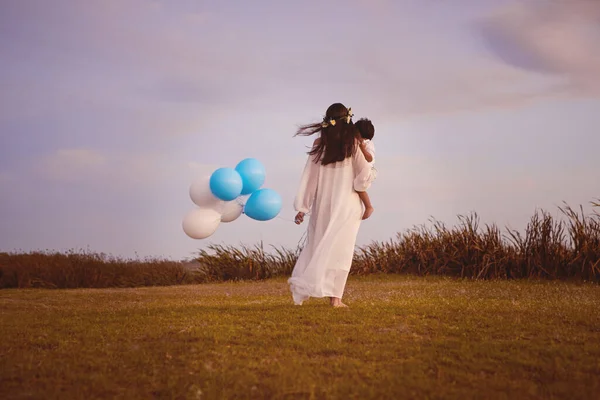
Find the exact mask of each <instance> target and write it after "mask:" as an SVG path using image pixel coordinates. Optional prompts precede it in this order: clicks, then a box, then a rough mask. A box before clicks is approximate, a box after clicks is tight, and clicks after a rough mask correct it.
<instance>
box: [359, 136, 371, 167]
mask: <svg viewBox="0 0 600 400" xmlns="http://www.w3.org/2000/svg"><path fill="white" fill-rule="evenodd" d="M360 151H362V153H363V155H364V156H365V160H367V162H371V161H373V155H372V154H371V153H369V150H367V145H366V144H365V142H364V141H362V142H360Z"/></svg>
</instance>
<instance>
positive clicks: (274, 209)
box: [244, 189, 282, 221]
mask: <svg viewBox="0 0 600 400" xmlns="http://www.w3.org/2000/svg"><path fill="white" fill-rule="evenodd" d="M281 204H282V201H281V196H280V195H279V193H277V192H276V191H274V190H272V189H259V190H257V191H255V192H254V193H252V194H251V195H250V197H249V198H248V201H247V202H246V206H245V207H244V213H245V214H246V215H247V216H248V217H250V218H252V219H255V220H257V221H268V220H270V219H273V218H275V217H276V216H277V215H278V214H279V212H280V211H281Z"/></svg>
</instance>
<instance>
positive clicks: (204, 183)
mask: <svg viewBox="0 0 600 400" xmlns="http://www.w3.org/2000/svg"><path fill="white" fill-rule="evenodd" d="M190 198H191V199H192V202H194V204H196V205H197V206H199V207H203V208H212V209H214V210H219V208H221V207H223V204H224V202H223V201H222V200H219V199H218V198H217V197H215V195H214V194H212V192H211V190H210V175H205V176H202V177H200V178H199V179H197V180H196V181H194V182H193V183H192V185H191V186H190Z"/></svg>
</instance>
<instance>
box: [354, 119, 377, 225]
mask: <svg viewBox="0 0 600 400" xmlns="http://www.w3.org/2000/svg"><path fill="white" fill-rule="evenodd" d="M354 126H356V129H358V132H359V133H360V137H361V138H362V139H363V140H362V142H361V144H360V150H361V151H362V153H363V155H364V156H365V159H366V160H367V162H368V163H369V164H371V167H372V168H373V171H372V174H373V178H372V179H375V176H376V171H377V170H376V169H375V167H373V163H374V162H375V145H374V144H373V137H374V136H375V127H374V126H373V123H372V122H371V120H369V119H366V118H361V119H359V120H358V121H356V123H355V124H354ZM358 197H360V200H361V201H362V202H363V204H364V206H365V212H364V214H363V218H362V219H367V218H369V217H370V216H371V214H373V211H375V209H374V208H373V205H372V204H371V199H370V198H369V195H368V194H367V192H366V191H365V192H359V193H358Z"/></svg>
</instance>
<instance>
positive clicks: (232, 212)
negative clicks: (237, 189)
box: [221, 200, 244, 222]
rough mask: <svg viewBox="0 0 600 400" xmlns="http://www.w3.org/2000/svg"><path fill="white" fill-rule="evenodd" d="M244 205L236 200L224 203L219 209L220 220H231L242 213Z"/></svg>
mask: <svg viewBox="0 0 600 400" xmlns="http://www.w3.org/2000/svg"><path fill="white" fill-rule="evenodd" d="M243 209H244V207H243V206H242V205H241V204H240V203H238V202H237V201H236V200H234V201H230V202H228V203H225V205H224V206H223V208H222V211H221V222H233V221H235V220H236V219H238V217H239V216H240V215H242V211H243Z"/></svg>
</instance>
